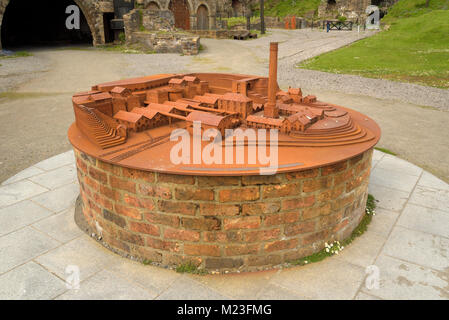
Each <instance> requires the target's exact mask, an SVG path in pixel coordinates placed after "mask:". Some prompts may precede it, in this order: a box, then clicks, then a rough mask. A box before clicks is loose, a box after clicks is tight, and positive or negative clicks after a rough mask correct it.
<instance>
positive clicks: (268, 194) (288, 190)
mask: <svg viewBox="0 0 449 320" xmlns="http://www.w3.org/2000/svg"><path fill="white" fill-rule="evenodd" d="M299 193H301V185H300V184H299V183H290V184H281V185H275V186H263V187H262V198H264V199H266V198H280V197H287V196H294V195H298V194H299Z"/></svg>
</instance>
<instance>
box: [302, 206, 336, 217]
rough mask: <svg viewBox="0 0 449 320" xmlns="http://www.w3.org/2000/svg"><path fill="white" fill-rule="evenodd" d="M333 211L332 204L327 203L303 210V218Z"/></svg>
mask: <svg viewBox="0 0 449 320" xmlns="http://www.w3.org/2000/svg"><path fill="white" fill-rule="evenodd" d="M331 211H332V208H331V204H330V203H327V204H325V205H323V206H321V207H315V208H306V209H304V210H303V211H302V219H303V220H309V219H313V218H315V217H318V216H324V215H328V214H330V213H331Z"/></svg>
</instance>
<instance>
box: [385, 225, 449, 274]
mask: <svg viewBox="0 0 449 320" xmlns="http://www.w3.org/2000/svg"><path fill="white" fill-rule="evenodd" d="M382 253H383V254H385V255H388V256H392V257H395V258H398V259H401V260H405V261H410V262H412V263H416V264H419V265H421V266H425V267H429V268H433V269H435V270H440V271H444V270H449V269H448V268H449V239H448V238H443V237H440V236H436V235H433V234H430V233H424V232H421V231H416V230H411V229H407V228H404V227H401V226H395V227H394V229H393V231H392V232H391V235H390V237H389V238H388V240H387V242H386V243H385V247H384V248H383V250H382Z"/></svg>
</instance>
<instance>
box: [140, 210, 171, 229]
mask: <svg viewBox="0 0 449 320" xmlns="http://www.w3.org/2000/svg"><path fill="white" fill-rule="evenodd" d="M145 220H147V221H148V222H151V223H156V224H163V225H166V226H171V227H174V228H176V227H178V226H179V217H177V216H174V215H169V214H164V213H156V212H148V213H145Z"/></svg>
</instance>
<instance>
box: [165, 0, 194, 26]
mask: <svg viewBox="0 0 449 320" xmlns="http://www.w3.org/2000/svg"><path fill="white" fill-rule="evenodd" d="M168 9H169V10H170V11H171V12H173V15H174V17H175V27H176V28H180V29H183V30H190V10H189V4H188V3H187V0H171V1H170V4H169V6H168Z"/></svg>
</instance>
